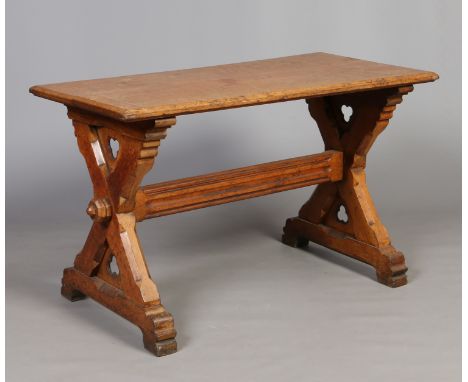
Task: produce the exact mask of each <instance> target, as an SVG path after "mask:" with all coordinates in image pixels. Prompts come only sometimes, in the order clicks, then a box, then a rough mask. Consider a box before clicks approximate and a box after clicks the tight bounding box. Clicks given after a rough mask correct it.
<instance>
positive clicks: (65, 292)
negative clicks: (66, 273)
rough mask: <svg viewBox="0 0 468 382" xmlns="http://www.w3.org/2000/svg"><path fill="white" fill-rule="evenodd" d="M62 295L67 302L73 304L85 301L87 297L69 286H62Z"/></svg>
mask: <svg viewBox="0 0 468 382" xmlns="http://www.w3.org/2000/svg"><path fill="white" fill-rule="evenodd" d="M60 293H61V294H62V296H63V297H65V298H66V299H67V300H69V301H71V302H75V301H80V300H84V299H85V298H86V295H84V294H83V293H81V292H80V291H79V290H77V289H73V288H72V287H70V286H69V285H63V284H62V289H61V291H60Z"/></svg>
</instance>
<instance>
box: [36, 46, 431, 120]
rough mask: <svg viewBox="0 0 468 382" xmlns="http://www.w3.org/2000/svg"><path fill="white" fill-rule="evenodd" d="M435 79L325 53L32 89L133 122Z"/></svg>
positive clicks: (412, 70) (56, 99)
mask: <svg viewBox="0 0 468 382" xmlns="http://www.w3.org/2000/svg"><path fill="white" fill-rule="evenodd" d="M437 78H438V76H437V74H436V73H433V72H427V71H421V70H415V69H409V68H403V67H399V66H393V65H385V64H379V63H375V62H370V61H364V60H358V59H355V58H350V57H342V56H337V55H333V54H327V53H310V54H303V55H298V56H290V57H281V58H275V59H270V60H260V61H251V62H244V63H239V64H229V65H218V66H211V67H206V68H196V69H186V70H175V71H170V72H161V73H151V74H141V75H133V76H124V77H114V78H105V79H98V80H88V81H74V82H65V83H60V84H51V85H40V86H33V87H32V88H31V89H30V91H31V92H32V93H33V94H35V95H37V96H39V97H44V98H48V99H50V100H53V101H57V102H61V103H63V104H65V105H68V106H71V107H76V108H80V109H83V110H88V111H91V112H94V113H97V114H102V115H106V116H109V117H112V118H116V119H119V120H122V121H136V120H142V119H152V118H159V117H166V116H177V115H181V114H190V113H199V112H204V111H212V110H220V109H228V108H235V107H241V106H252V105H259V104H264V103H272V102H282V101H288V100H294V99H301V98H311V97H318V96H325V95H331V94H338V93H346V92H354V91H363V90H371V89H379V88H387V87H397V86H401V85H408V84H415V83H421V82H428V81H434V80H436V79H437Z"/></svg>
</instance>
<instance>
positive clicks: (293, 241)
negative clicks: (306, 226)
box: [281, 232, 309, 248]
mask: <svg viewBox="0 0 468 382" xmlns="http://www.w3.org/2000/svg"><path fill="white" fill-rule="evenodd" d="M281 241H282V242H283V244H286V245H289V246H290V247H293V248H305V247H307V246H308V245H309V240H308V239H306V238H304V237H301V236H296V235H294V234H293V233H291V232H288V233H286V232H285V233H283V236H282V237H281Z"/></svg>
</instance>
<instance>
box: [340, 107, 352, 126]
mask: <svg viewBox="0 0 468 382" xmlns="http://www.w3.org/2000/svg"><path fill="white" fill-rule="evenodd" d="M341 112H342V113H343V119H344V121H345V122H349V120H350V119H351V116H352V115H353V108H352V107H351V106H347V105H343V106H341Z"/></svg>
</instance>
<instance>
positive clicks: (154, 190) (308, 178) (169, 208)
mask: <svg viewBox="0 0 468 382" xmlns="http://www.w3.org/2000/svg"><path fill="white" fill-rule="evenodd" d="M342 174H343V156H342V153H341V152H339V151H326V152H324V153H322V154H314V155H307V156H303V157H299V158H294V159H286V160H282V161H276V162H271V163H264V164H260V165H255V166H249V167H243V168H238V169H234V170H228V171H220V172H215V173H211V174H207V175H201V176H197V177H193V178H185V179H178V180H175V181H174V180H173V181H170V182H163V183H159V184H154V185H149V186H145V187H142V188H141V189H140V190H139V191H138V192H137V195H136V201H137V206H136V208H135V215H136V217H137V220H144V219H148V218H154V217H159V216H165V215H170V214H176V213H179V212H183V211H191V210H195V209H198V208H204V207H209V206H215V205H218V204H224V203H230V202H234V201H238V200H243V199H249V198H254V197H257V196H262V195H268V194H272V193H275V192H281V191H286V190H292V189H294V188H299V187H305V186H310V185H312V184H319V183H324V182H336V181H338V180H341V177H342Z"/></svg>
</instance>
